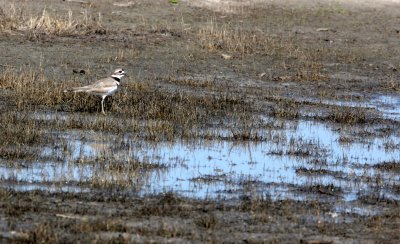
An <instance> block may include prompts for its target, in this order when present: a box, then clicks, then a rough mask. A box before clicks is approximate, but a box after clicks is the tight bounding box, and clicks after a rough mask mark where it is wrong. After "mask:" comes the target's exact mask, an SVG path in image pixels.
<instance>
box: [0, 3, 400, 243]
mask: <svg viewBox="0 0 400 244" xmlns="http://www.w3.org/2000/svg"><path fill="white" fill-rule="evenodd" d="M171 2H172V1H167V0H165V1H161V0H155V1H142V0H135V1H108V0H100V1H89V0H82V1H79V0H76V1H74V0H72V1H68V0H66V1H50V0H46V1H34V2H31V1H17V0H16V1H12V3H10V2H9V1H0V3H1V5H0V7H1V9H0V10H1V11H0V31H1V35H0V72H1V75H0V88H1V90H0V109H1V118H0V119H1V127H0V132H1V136H2V138H3V139H2V142H1V144H0V149H1V150H0V155H1V159H0V163H1V165H2V170H3V171H4V172H5V171H6V169H7V170H9V169H11V170H15V171H13V172H14V174H12V175H7V176H5V174H3V173H2V188H1V190H0V206H1V208H0V216H1V220H0V237H1V238H2V242H50V243H55V242H68V243H69V242H78V241H80V242H83V243H86V242H89V241H90V242H116V243H119V242H128V243H129V242H305V243H339V242H340V243H341V242H362V243H365V242H388V243H397V242H399V241H400V240H399V239H400V234H399V229H400V207H399V199H400V187H399V186H400V178H399V177H400V175H399V163H400V154H398V153H397V158H394V159H392V160H391V161H383V162H381V161H377V162H370V164H365V165H364V164H362V165H359V164H361V163H359V164H356V163H354V164H353V163H352V164H351V167H353V168H352V169H354V168H355V169H362V170H363V171H364V172H366V173H364V174H363V175H362V176H358V175H357V174H353V173H349V174H347V173H343V172H340V174H339V173H337V172H332V171H331V170H326V169H324V168H323V166H324V165H325V164H329V163H332V162H325V161H323V160H320V159H321V157H322V156H321V152H320V151H323V150H318V148H317V149H315V148H314V149H309V148H307V149H305V148H303V147H302V146H304V145H303V144H296V143H297V142H287V144H290V143H292V144H294V145H298V146H299V148H295V149H293V150H291V151H288V152H284V151H280V150H279V148H278V149H275V150H274V151H271V152H269V154H273V155H278V156H279V155H282V154H288V155H289V156H293V155H294V156H296V157H300V158H301V157H306V158H307V160H308V159H310V160H309V161H310V162H312V163H313V164H312V165H313V166H312V167H300V166H299V167H296V169H294V170H293V171H295V173H296V175H297V176H301V175H306V176H307V177H310V178H313V177H316V176H318V175H333V177H334V178H335V179H341V180H346V181H349V182H355V183H354V185H353V187H355V188H356V187H357V186H358V185H357V184H362V183H365V184H367V185H368V187H369V188H368V189H369V190H371V189H372V190H371V191H364V190H363V191H361V190H360V191H359V192H357V191H356V194H355V195H356V197H355V198H354V199H352V200H346V197H344V195H345V191H346V189H345V187H344V186H343V187H337V186H336V185H334V184H333V183H332V184H330V183H329V184H326V185H323V184H319V183H314V181H310V183H308V184H306V185H292V184H288V183H286V184H284V183H285V182H283V184H284V185H285V187H287V189H290V191H293V192H296V193H299V192H300V193H299V194H300V195H301V194H303V193H304V194H305V195H306V196H308V197H304V196H302V197H299V198H293V197H278V198H277V197H275V196H274V195H273V194H275V193H276V192H277V191H278V190H275V191H272V192H273V193H271V192H268V194H266V193H265V191H263V190H261V194H259V192H260V189H263V188H268V189H271V188H277V189H278V188H279V187H281V186H282V185H275V183H274V182H272V183H270V182H264V181H258V180H255V179H253V178H251V177H249V178H248V179H247V178H246V180H243V179H242V180H237V179H230V178H229V175H226V174H222V173H221V174H216V175H205V176H202V177H198V178H192V179H191V181H192V182H207V184H208V183H210V184H212V183H213V182H214V183H215V182H216V183H220V182H223V183H224V184H227V185H229V184H230V185H234V187H232V189H233V188H234V189H236V190H235V191H233V190H226V191H225V192H224V193H227V194H228V196H227V195H226V194H225V195H223V197H215V195H212V196H211V197H204V196H201V197H194V198H191V197H188V196H187V195H185V194H181V193H180V192H174V189H173V188H172V189H167V190H164V191H159V192H156V193H153V192H143V191H140V189H141V188H142V187H144V186H145V185H146V183H145V180H144V178H145V179H146V180H149V179H151V178H150V177H148V174H149V173H148V172H155V171H160V172H163V171H168V170H169V168H172V167H173V166H171V165H170V164H166V165H165V164H157V163H155V164H154V163H152V162H150V161H151V160H155V159H154V158H153V159H150V160H143V159H137V158H134V157H129V160H127V158H124V157H123V156H121V155H124V154H130V153H132V148H131V146H132V145H131V144H127V143H126V141H125V139H124V138H125V137H126V136H127V135H129V137H130V138H133V139H132V140H133V141H135V143H141V142H142V141H143V142H144V141H146V142H148V141H149V142H154V143H159V142H166V141H168V142H175V141H179V140H189V141H196V140H218V141H222V142H232V143H233V144H235V143H237V144H240V143H243V142H246V143H249V142H255V143H262V142H266V141H267V142H268V141H274V140H277V141H279V140H280V139H279V138H277V137H268V133H264V134H263V133H261V132H260V133H259V131H264V130H267V131H276V130H283V129H282V124H280V123H281V122H276V121H290V122H294V123H296V122H298V121H316V122H318V123H326V124H329V125H330V126H331V127H332V128H334V129H333V130H334V131H339V132H340V138H339V139H338V140H340V143H344V144H352V143H354V142H357V143H361V144H363V143H364V144H365V145H367V146H368V145H370V146H371V141H372V143H373V141H374V140H375V139H380V138H388V137H393V138H398V137H399V130H398V129H399V125H400V124H399V123H400V122H399V121H400V116H398V115H399V114H400V113H399V112H398V110H397V109H396V108H394V109H393V111H391V113H390V114H387V113H386V112H385V111H382V110H380V109H379V107H380V104H377V105H376V104H375V105H374V106H359V105H354V104H369V102H370V101H372V100H373V99H375V98H377V97H380V96H391V97H398V96H399V90H400V75H399V74H400V73H399V72H400V48H399V43H400V42H399V40H400V25H399V24H400V23H399V22H400V8H399V7H400V3H398V2H396V1H379V2H376V1H364V2H362V3H360V2H358V1H311V0H310V1H308V0H304V1H287V2H285V3H281V2H280V1H251V2H250V3H247V2H243V1H223V0H221V1H211V0H210V1H178V3H171ZM119 67H121V68H124V69H125V70H126V72H127V73H128V75H129V76H127V77H125V78H124V80H123V83H122V86H121V89H120V91H119V92H118V93H117V94H115V95H114V96H112V97H108V98H107V99H106V111H107V115H106V116H104V115H102V114H101V113H100V111H101V107H100V102H99V99H98V98H96V97H94V96H86V95H85V94H75V95H74V94H68V93H64V92H63V90H64V89H65V88H67V87H71V86H77V85H86V84H90V83H91V82H93V81H95V80H96V79H98V78H103V77H106V76H108V75H110V74H111V72H112V71H113V70H114V69H115V68H119ZM265 118H268V120H267V122H266V121H265ZM271 121H273V122H271ZM282 123H284V122H282ZM221 131H227V132H221ZM97 134H101V138H102V139H93V137H96V136H97ZM73 137H78V138H79V140H82V141H84V140H93V141H98V144H96V146H97V147H100V148H102V149H101V150H102V151H104V147H105V146H104V145H106V147H107V150H106V152H104V153H102V154H98V155H95V156H94V157H91V158H87V157H80V156H76V155H75V156H71V155H72V154H74V153H72V152H71V149H70V147H71V143H70V141H69V140H72V139H73ZM104 138H105V139H104ZM118 138H119V139H118ZM101 140H105V141H107V140H110V141H111V140H112V142H111V144H112V145H109V144H107V143H110V141H108V142H104V141H101ZM393 140H394V142H391V143H386V144H385V147H387V148H385V150H388V151H390V152H391V153H393V154H394V155H396V151H397V152H398V150H399V149H400V143H399V141H397V140H396V139H393ZM43 148H46V149H48V148H50V149H49V150H50V153H45V155H44V154H43V153H41V152H42V151H41V150H42V149H43ZM97 149H98V148H97ZM98 150H100V149H98ZM46 152H47V151H46ZM360 157H362V155H360ZM395 157H396V156H395ZM66 158H72V163H73V164H75V165H79V167H81V166H82V167H84V166H87V165H89V166H90V167H94V168H96V169H97V170H98V171H95V172H100V173H99V174H98V175H95V174H94V175H93V176H91V177H90V179H88V180H85V181H79V180H71V179H68V178H62V180H59V181H53V180H52V179H47V178H45V177H43V179H37V178H29V176H27V177H25V176H24V177H25V178H20V176H19V175H18V174H19V172H22V171H23V170H24V169H26V168H27V169H30V168H33V169H36V168H35V167H37V164H39V165H40V162H42V161H46V162H47V161H51V162H52V164H51V165H53V166H54V165H56V164H61V163H62V162H65V161H68V160H66ZM209 160H210V161H212V158H211V157H210V158H209ZM171 161H173V159H171ZM349 161H351V159H349ZM360 161H361V160H360ZM177 164H178V163H177ZM342 164H344V163H343V162H342ZM32 165H36V166H32ZM321 165H322V166H321ZM53 166H52V167H53ZM54 167H55V166H54ZM334 167H338V164H335V166H334ZM351 167H350V168H351ZM45 169H46V168H45ZM372 169H374V170H377V171H379V172H381V173H379V174H376V175H375V174H373V175H370V174H369V173H368V172H369V170H372ZM382 172H383V173H382ZM387 174H389V175H390V177H389V179H388V177H387ZM39 175H40V174H39ZM133 175H134V176H133ZM102 177H104V178H102ZM360 182H361V183H360ZM388 182H389V183H388ZM54 186H56V187H54ZM275 186H276V187H275ZM63 187H71V189H74V190H71V191H70V190H68V189H67V190H65V188H63ZM360 188H361V187H360ZM76 189H78V190H76ZM79 189H80V190H79ZM82 189H85V190H82ZM237 189H238V190H237ZM254 189H257V193H256V194H254V191H255V190H254ZM194 191H195V190H194ZM231 192H235V194H233V197H229V194H230V193H231ZM337 192H338V193H337ZM271 194H272V195H271ZM338 204H339V205H340V204H343V206H346V207H343V208H344V210H343V209H341V208H338Z"/></svg>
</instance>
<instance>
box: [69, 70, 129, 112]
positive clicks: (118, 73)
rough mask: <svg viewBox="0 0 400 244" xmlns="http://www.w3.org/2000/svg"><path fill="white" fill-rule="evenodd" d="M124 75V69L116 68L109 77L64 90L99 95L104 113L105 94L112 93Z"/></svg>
mask: <svg viewBox="0 0 400 244" xmlns="http://www.w3.org/2000/svg"><path fill="white" fill-rule="evenodd" d="M124 75H125V71H124V70H123V69H116V70H115V71H114V74H112V75H111V77H108V78H104V79H101V80H98V81H96V82H94V83H93V84H91V85H87V86H81V87H73V88H69V89H66V90H65V91H64V92H86V93H89V94H94V95H97V96H100V97H101V112H102V113H103V114H106V113H105V112H104V99H105V98H106V97H107V96H110V95H112V94H113V93H114V92H115V91H116V90H117V89H118V86H119V84H120V82H121V79H122V77H124Z"/></svg>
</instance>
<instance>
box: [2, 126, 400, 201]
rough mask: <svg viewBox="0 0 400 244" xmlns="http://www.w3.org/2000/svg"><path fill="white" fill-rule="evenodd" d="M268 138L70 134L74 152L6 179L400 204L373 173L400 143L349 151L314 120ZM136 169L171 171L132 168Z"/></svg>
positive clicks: (34, 184) (384, 179)
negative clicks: (158, 139)
mask: <svg viewBox="0 0 400 244" xmlns="http://www.w3.org/2000/svg"><path fill="white" fill-rule="evenodd" d="M266 133H269V134H270V135H271V140H267V141H262V142H252V141H247V142H238V141H223V140H222V141H221V140H192V141H178V142H173V143H172V142H159V143H154V142H148V141H143V140H139V139H137V138H135V137H134V135H125V136H124V137H118V136H115V135H109V134H102V133H97V132H90V133H88V132H80V131H69V132H67V133H65V134H61V135H58V136H59V140H60V143H63V142H64V143H65V142H67V143H66V145H61V146H60V145H56V146H52V147H50V146H49V147H46V148H44V149H43V151H42V155H41V156H42V158H51V157H53V158H57V160H51V159H49V160H42V161H41V160H38V161H37V162H28V163H23V164H22V165H21V166H20V167H9V166H6V165H3V164H1V166H0V177H1V178H2V179H3V180H5V181H6V182H20V183H18V184H12V183H9V184H6V185H8V186H10V187H14V186H15V188H16V189H21V190H32V189H38V188H39V189H49V190H52V191H56V190H59V191H80V190H81V191H87V190H88V189H90V188H91V187H95V186H98V187H102V186H108V185H118V186H124V187H125V188H126V189H130V190H131V191H132V192H134V193H135V194H136V193H137V194H153V193H160V192H166V191H174V192H176V193H178V194H181V195H184V196H188V197H196V198H197V197H200V198H205V197H211V198H214V197H217V198H218V197H222V198H232V197H233V198H236V197H241V196H243V195H250V196H252V195H256V196H260V195H263V196H269V197H271V198H272V199H285V198H290V199H298V200H302V199H314V198H319V199H320V198H321V197H326V198H332V197H333V198H340V199H343V200H345V201H351V200H356V199H357V198H358V197H360V196H365V195H370V194H375V195H378V197H380V196H384V197H386V198H389V199H396V200H399V199H400V196H399V194H396V193H393V192H392V191H391V189H390V186H392V185H393V184H396V185H398V184H399V183H400V177H399V175H398V174H396V173H393V172H392V173H391V172H390V171H380V170H377V169H374V168H372V167H371V166H373V165H374V164H377V163H382V162H393V161H396V162H398V160H399V159H400V152H399V151H398V150H386V149H385V146H384V145H385V144H386V143H387V142H388V141H390V142H391V143H392V144H393V143H394V144H396V145H399V144H400V139H399V138H398V137H395V136H390V137H387V138H374V139H371V140H368V141H367V142H363V143H361V142H357V143H350V144H341V143H340V142H339V136H340V134H339V132H338V131H337V130H334V129H332V128H330V127H328V126H327V125H325V124H322V123H315V122H310V121H300V122H286V124H285V129H274V130H271V131H268V132H266ZM83 136H84V137H83ZM135 162H141V163H143V164H145V165H155V166H157V165H158V166H160V165H161V166H163V167H155V168H153V169H151V170H150V169H148V170H144V169H141V170H137V169H131V168H129V167H126V165H130V164H135ZM365 165H366V166H365ZM111 166H112V167H111ZM143 168H152V167H147V166H145V167H143Z"/></svg>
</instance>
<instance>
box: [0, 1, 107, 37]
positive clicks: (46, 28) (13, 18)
mask: <svg viewBox="0 0 400 244" xmlns="http://www.w3.org/2000/svg"><path fill="white" fill-rule="evenodd" d="M5 9H7V10H5ZM96 19H97V20H93V17H92V16H91V15H90V14H89V11H88V10H87V9H86V10H85V11H84V13H83V14H74V13H73V12H72V10H68V11H67V12H66V13H63V14H57V13H50V12H49V11H48V10H47V9H46V8H44V9H43V11H42V12H41V13H40V14H37V15H35V14H29V13H28V11H27V10H26V9H24V8H20V7H17V6H15V5H14V4H9V5H7V6H4V7H0V31H22V32H25V33H29V34H46V35H72V34H85V33H88V32H96V31H99V30H100V29H102V25H101V14H100V13H99V15H98V17H97V18H96Z"/></svg>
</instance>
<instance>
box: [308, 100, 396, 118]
mask: <svg viewBox="0 0 400 244" xmlns="http://www.w3.org/2000/svg"><path fill="white" fill-rule="evenodd" d="M306 101H310V102H321V103H323V104H327V105H337V106H346V107H362V108H371V109H376V110H377V111H378V112H381V113H382V116H383V117H384V118H388V119H393V120H397V121H398V120H400V96H396V95H377V96H374V97H372V98H371V99H370V100H366V101H332V100H322V101H316V100H314V99H312V100H306Z"/></svg>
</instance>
